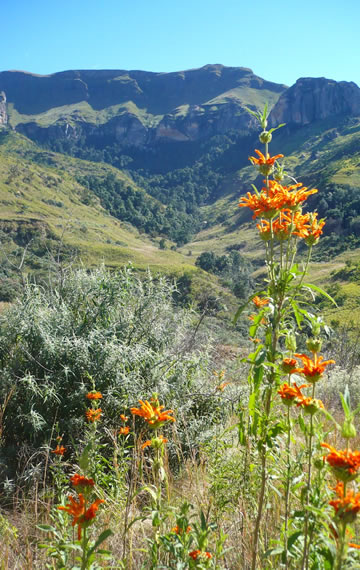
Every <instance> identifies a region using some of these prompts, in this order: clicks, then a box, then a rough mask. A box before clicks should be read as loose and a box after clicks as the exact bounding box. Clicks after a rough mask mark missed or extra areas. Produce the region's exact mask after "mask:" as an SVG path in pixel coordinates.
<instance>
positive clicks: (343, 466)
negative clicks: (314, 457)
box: [321, 443, 360, 482]
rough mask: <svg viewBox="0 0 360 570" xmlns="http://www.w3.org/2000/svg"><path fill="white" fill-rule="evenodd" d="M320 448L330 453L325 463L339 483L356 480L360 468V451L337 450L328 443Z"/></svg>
mask: <svg viewBox="0 0 360 570" xmlns="http://www.w3.org/2000/svg"><path fill="white" fill-rule="evenodd" d="M321 447H325V448H326V449H328V450H329V451H330V453H329V454H328V455H327V457H326V461H327V462H328V463H329V465H330V467H331V468H332V470H333V472H334V475H335V477H336V478H337V479H338V480H339V481H344V482H347V481H352V480H353V479H356V477H357V476H358V470H359V468H360V451H351V449H345V450H344V451H342V450H337V449H335V448H334V447H332V446H331V445H329V444H328V443H322V444H321Z"/></svg>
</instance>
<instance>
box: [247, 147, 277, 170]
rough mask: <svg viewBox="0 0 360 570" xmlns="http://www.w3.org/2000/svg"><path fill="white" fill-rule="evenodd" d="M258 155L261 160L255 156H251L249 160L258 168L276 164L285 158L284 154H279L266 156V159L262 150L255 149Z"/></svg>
mask: <svg viewBox="0 0 360 570" xmlns="http://www.w3.org/2000/svg"><path fill="white" fill-rule="evenodd" d="M255 152H256V154H257V155H258V157H259V158H255V157H254V156H250V157H249V160H250V161H251V162H252V163H253V164H256V165H258V166H260V165H261V164H271V165H272V164H274V162H275V160H277V159H278V158H284V155H283V154H277V155H275V156H270V155H269V153H267V154H266V158H265V156H264V155H263V153H262V152H261V151H260V150H257V149H255Z"/></svg>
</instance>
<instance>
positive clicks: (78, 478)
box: [70, 473, 95, 487]
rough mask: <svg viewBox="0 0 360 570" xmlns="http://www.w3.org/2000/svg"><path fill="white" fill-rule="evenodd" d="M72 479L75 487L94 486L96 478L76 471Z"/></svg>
mask: <svg viewBox="0 0 360 570" xmlns="http://www.w3.org/2000/svg"><path fill="white" fill-rule="evenodd" d="M70 481H71V483H72V484H73V485H74V487H94V485H95V481H94V479H91V478H90V479H88V478H87V477H84V476H83V475H79V473H75V475H73V476H72V477H71V478H70Z"/></svg>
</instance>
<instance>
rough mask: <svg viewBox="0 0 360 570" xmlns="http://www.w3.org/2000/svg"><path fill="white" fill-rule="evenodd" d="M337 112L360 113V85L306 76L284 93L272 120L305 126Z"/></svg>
mask: <svg viewBox="0 0 360 570" xmlns="http://www.w3.org/2000/svg"><path fill="white" fill-rule="evenodd" d="M335 115H350V116H352V115H353V116H354V115H360V88H359V87H358V86H357V85H356V84H355V83H352V82H347V81H340V82H337V81H333V80H332V79H325V78H324V77H320V78H311V77H305V78H301V79H298V80H297V82H296V83H295V85H293V86H292V87H289V89H287V90H286V91H284V93H282V95H281V96H280V97H279V99H278V101H277V103H276V104H275V106H274V108H273V109H272V111H271V115H270V122H271V124H272V125H276V124H279V123H286V124H287V125H288V126H290V125H298V126H304V125H308V124H310V123H313V122H314V121H319V120H322V119H327V118H328V117H333V116H335Z"/></svg>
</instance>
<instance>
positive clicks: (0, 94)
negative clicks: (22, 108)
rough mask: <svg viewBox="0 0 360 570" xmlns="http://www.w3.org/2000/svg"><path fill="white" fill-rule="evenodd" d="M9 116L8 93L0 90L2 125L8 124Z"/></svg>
mask: <svg viewBox="0 0 360 570" xmlns="http://www.w3.org/2000/svg"><path fill="white" fill-rule="evenodd" d="M7 122H8V116H7V111H6V95H5V93H4V91H1V92H0V125H6V124H7Z"/></svg>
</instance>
